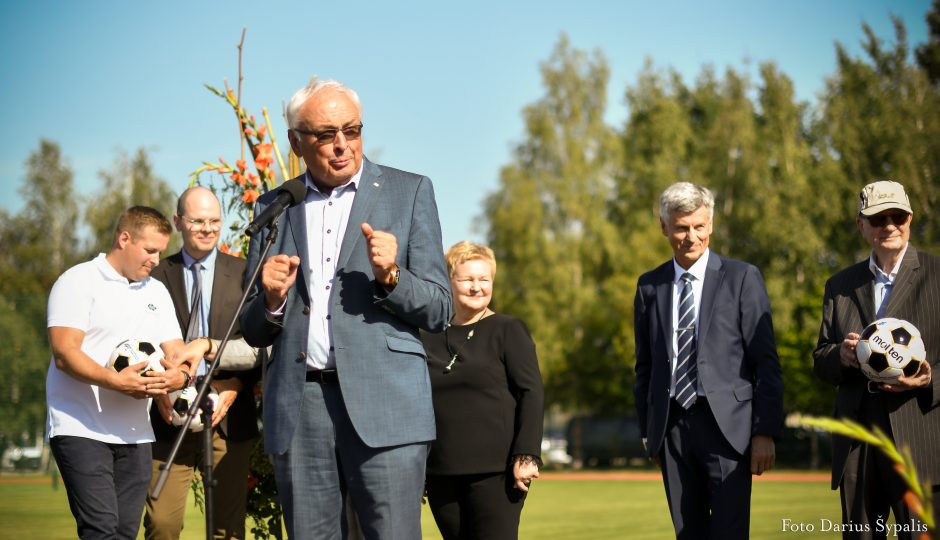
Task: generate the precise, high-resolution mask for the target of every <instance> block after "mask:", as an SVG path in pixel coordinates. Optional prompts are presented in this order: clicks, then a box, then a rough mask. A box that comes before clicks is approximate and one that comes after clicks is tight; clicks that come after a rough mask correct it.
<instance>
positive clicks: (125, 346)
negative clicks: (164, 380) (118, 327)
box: [106, 339, 166, 374]
mask: <svg viewBox="0 0 940 540" xmlns="http://www.w3.org/2000/svg"><path fill="white" fill-rule="evenodd" d="M162 358H163V349H161V348H160V347H154V345H153V343H150V342H149V341H142V340H139V339H127V340H124V341H122V342H121V343H120V344H119V345H118V346H117V347H115V348H114V351H112V352H111V357H110V358H108V365H107V366H106V367H109V368H111V369H113V370H114V371H122V370H123V369H124V368H126V367H127V366H132V365H134V364H138V363H140V362H144V361H146V362H147V366H146V367H144V369H142V370H140V373H141V374H143V373H146V372H148V371H166V370H165V369H163V364H161V363H160V360H161V359H162Z"/></svg>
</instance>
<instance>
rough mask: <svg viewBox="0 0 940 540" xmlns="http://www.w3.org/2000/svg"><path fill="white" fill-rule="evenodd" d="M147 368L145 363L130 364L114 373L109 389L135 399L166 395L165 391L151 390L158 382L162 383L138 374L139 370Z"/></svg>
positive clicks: (157, 378) (158, 379)
mask: <svg viewBox="0 0 940 540" xmlns="http://www.w3.org/2000/svg"><path fill="white" fill-rule="evenodd" d="M146 367H147V361H146V360H144V361H143V362H138V363H136V364H131V365H129V366H127V367H126V368H124V369H122V370H121V371H118V372H115V373H114V374H113V375H112V377H111V384H110V385H109V386H111V388H113V389H114V390H117V391H118V392H121V393H122V394H126V395H128V396H131V397H132V398H135V399H146V398H148V397H155V396H159V395H161V394H166V390H163V389H160V390H157V389H155V388H151V385H153V386H157V385H158V384H157V383H159V382H162V381H161V380H160V378H159V376H157V377H153V378H152V377H144V376H143V375H141V374H140V370H142V369H144V368H146Z"/></svg>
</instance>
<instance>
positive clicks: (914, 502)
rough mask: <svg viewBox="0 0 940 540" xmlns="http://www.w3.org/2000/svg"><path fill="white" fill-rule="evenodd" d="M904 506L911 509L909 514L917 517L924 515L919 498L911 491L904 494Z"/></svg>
mask: <svg viewBox="0 0 940 540" xmlns="http://www.w3.org/2000/svg"><path fill="white" fill-rule="evenodd" d="M904 504H906V505H907V507H908V508H910V509H911V512H913V513H914V514H916V515H918V516H922V515H924V505H923V502H922V501H921V500H920V498H919V497H918V496H917V495H915V494H914V492H913V491H911V490H907V492H906V493H905V494H904Z"/></svg>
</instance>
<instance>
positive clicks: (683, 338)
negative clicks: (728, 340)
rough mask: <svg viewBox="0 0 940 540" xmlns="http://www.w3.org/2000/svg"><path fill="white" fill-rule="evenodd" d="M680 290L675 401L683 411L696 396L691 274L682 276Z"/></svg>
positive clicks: (693, 308)
mask: <svg viewBox="0 0 940 540" xmlns="http://www.w3.org/2000/svg"><path fill="white" fill-rule="evenodd" d="M681 279H682V290H681V291H680V292H679V327H678V328H676V333H677V335H676V343H677V345H678V350H679V353H678V354H677V355H676V394H675V395H676V401H678V402H679V405H681V406H682V408H684V409H688V408H689V407H691V406H692V405H693V404H694V403H695V400H696V398H697V397H698V395H697V386H698V385H697V384H696V378H697V375H698V366H697V365H696V361H695V359H696V356H697V355H696V352H697V348H696V343H695V299H694V298H693V295H692V274H690V273H688V272H686V273H684V274H682V277H681Z"/></svg>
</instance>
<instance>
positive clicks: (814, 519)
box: [0, 477, 839, 540]
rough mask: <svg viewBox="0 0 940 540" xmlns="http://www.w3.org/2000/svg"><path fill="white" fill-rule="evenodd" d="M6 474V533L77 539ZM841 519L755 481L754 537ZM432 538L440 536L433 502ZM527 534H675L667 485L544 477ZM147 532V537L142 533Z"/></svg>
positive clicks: (811, 485)
mask: <svg viewBox="0 0 940 540" xmlns="http://www.w3.org/2000/svg"><path fill="white" fill-rule="evenodd" d="M16 480H17V479H16V478H15V477H14V478H13V479H11V478H9V477H6V478H0V539H6V538H11V539H12V538H16V539H27V540H32V539H36V540H38V539H49V540H54V539H68V538H75V525H74V522H73V521H72V515H71V514H70V513H69V509H68V501H67V499H66V496H65V490H64V488H63V487H62V486H61V485H60V486H59V488H58V489H56V490H54V489H53V488H52V487H51V481H50V480H49V479H44V481H42V482H40V483H36V482H32V483H25V482H17V481H16ZM838 517H839V498H838V494H837V493H835V492H833V491H830V490H829V486H828V483H827V482H755V483H754V492H753V496H752V509H751V538H754V539H760V538H808V537H812V538H820V537H823V538H825V537H832V538H835V537H838V536H839V535H838V534H836V533H832V532H830V533H822V532H820V523H821V520H824V519H830V520H833V521H836V520H837V519H838ZM784 518H789V519H791V520H792V521H793V523H796V524H799V523H801V522H802V523H806V524H811V525H813V526H814V527H815V529H816V530H815V531H814V532H812V533H809V532H805V533H799V532H785V531H783V530H782V520H783V519H784ZM202 520H203V515H202V514H201V513H200V512H199V511H198V510H197V509H195V508H194V507H193V506H192V505H190V507H189V510H187V513H186V525H185V529H184V531H183V535H182V538H183V539H193V540H197V539H201V538H205V534H204V532H203V521H202ZM422 530H423V532H424V538H425V539H434V540H439V539H440V535H439V534H438V533H437V529H436V528H435V526H434V520H433V519H432V517H431V513H430V511H429V510H427V508H425V510H424V515H423V519H422ZM519 536H520V538H522V539H539V540H604V539H611V540H613V539H622V538H641V539H644V540H646V539H651V540H652V539H659V538H661V539H668V538H674V535H673V534H672V527H671V524H670V521H669V512H668V510H667V508H666V498H665V493H664V491H663V487H662V484H661V483H660V482H659V481H653V480H565V479H559V478H557V477H555V478H546V479H543V480H540V481H537V482H536V483H535V484H534V485H533V488H532V492H531V494H530V496H529V499H528V501H526V506H525V510H524V511H523V513H522V527H521V530H520V535H519ZM141 538H142V535H141Z"/></svg>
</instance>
